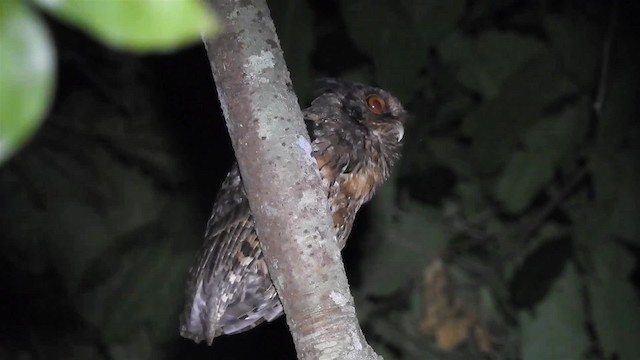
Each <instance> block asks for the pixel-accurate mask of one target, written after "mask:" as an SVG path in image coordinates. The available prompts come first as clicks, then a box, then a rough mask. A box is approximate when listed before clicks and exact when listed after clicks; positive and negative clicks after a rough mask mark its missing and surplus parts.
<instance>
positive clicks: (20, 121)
mask: <svg viewBox="0 0 640 360" xmlns="http://www.w3.org/2000/svg"><path fill="white" fill-rule="evenodd" d="M0 49H2V50H0V163H2V162H3V161H5V160H6V159H8V158H9V156H11V154H12V153H14V152H15V151H16V150H17V149H18V148H20V146H22V145H23V144H24V143H25V141H27V140H28V139H29V137H30V136H31V134H33V132H34V131H35V130H36V129H37V127H38V125H39V124H40V122H41V121H42V118H43V115H44V114H45V112H46V111H47V109H48V107H49V104H50V102H51V94H52V90H53V86H54V69H55V50H54V48H53V46H52V44H51V38H50V36H49V33H48V31H47V29H46V27H45V26H44V24H43V23H42V21H41V20H40V19H39V18H38V17H37V16H36V15H35V14H34V13H33V12H32V11H31V10H30V9H29V8H28V7H26V6H24V5H23V3H21V2H17V1H2V4H1V6H0Z"/></svg>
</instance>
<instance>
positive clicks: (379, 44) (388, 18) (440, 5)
mask: <svg viewBox="0 0 640 360" xmlns="http://www.w3.org/2000/svg"><path fill="white" fill-rule="evenodd" d="M340 4H341V7H342V13H343V16H344V18H345V19H349V21H347V22H346V24H347V29H348V31H349V35H350V36H351V38H352V39H353V41H354V42H355V44H356V46H358V48H359V49H360V50H361V51H363V52H364V53H366V54H368V55H369V56H370V57H371V59H372V60H373V62H374V65H375V74H376V77H377V81H378V83H379V85H380V86H382V87H384V88H387V89H389V90H392V91H393V92H394V93H395V94H396V95H397V96H399V97H400V98H404V99H407V98H408V97H410V96H413V95H414V92H415V91H416V90H417V89H418V88H420V87H421V86H422V80H421V79H420V76H419V75H420V72H421V71H422V69H423V68H424V67H425V66H426V65H427V63H428V57H429V48H430V46H432V45H433V44H434V43H435V42H436V41H438V40H439V39H440V38H441V37H443V36H445V35H446V34H447V33H448V32H449V31H451V30H452V29H453V28H454V27H455V25H456V23H457V21H458V19H459V18H460V16H461V15H462V12H463V11H464V4H465V2H464V1H463V0H452V1H444V2H443V1H437V0H427V1H424V0H423V1H417V0H402V1H396V2H390V1H386V0H375V1H366V0H351V1H342V2H340ZM399 44H401V45H399Z"/></svg>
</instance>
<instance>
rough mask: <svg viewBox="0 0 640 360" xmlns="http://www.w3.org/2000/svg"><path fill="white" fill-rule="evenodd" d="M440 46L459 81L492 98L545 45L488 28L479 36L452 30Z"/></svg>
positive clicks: (443, 56) (443, 55)
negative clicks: (470, 35) (469, 35)
mask: <svg viewBox="0 0 640 360" xmlns="http://www.w3.org/2000/svg"><path fill="white" fill-rule="evenodd" d="M438 49H439V50H440V54H441V56H442V58H443V60H444V61H445V62H447V63H449V64H451V65H453V66H454V67H456V68H457V77H458V81H460V82H461V83H462V84H464V85H465V86H466V87H468V88H469V89H472V90H475V91H477V92H479V93H480V94H481V95H482V96H484V97H485V98H488V99H490V98H493V97H495V96H497V95H498V93H499V92H500V89H501V87H502V84H503V82H504V81H505V80H506V79H507V78H508V77H509V76H510V75H511V74H513V73H514V72H515V71H517V70H518V69H519V68H520V67H521V66H522V65H523V64H524V63H525V62H526V61H527V60H529V59H530V58H531V57H533V56H534V55H535V54H537V53H539V52H540V51H541V50H542V49H543V46H542V44H541V43H540V41H538V40H535V39H533V38H531V37H526V36H522V35H516V34H513V33H507V32H499V31H487V32H485V33H483V34H482V35H480V36H479V37H478V38H471V37H468V36H464V35H462V34H460V33H458V32H456V33H452V34H451V35H449V36H448V37H447V38H446V39H445V40H444V41H442V42H441V44H440V46H439V47H438Z"/></svg>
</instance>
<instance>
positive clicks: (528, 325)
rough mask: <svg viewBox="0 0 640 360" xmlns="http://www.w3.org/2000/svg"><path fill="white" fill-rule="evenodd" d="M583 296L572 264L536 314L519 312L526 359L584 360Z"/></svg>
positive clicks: (538, 307)
mask: <svg viewBox="0 0 640 360" xmlns="http://www.w3.org/2000/svg"><path fill="white" fill-rule="evenodd" d="M580 298H581V293H580V278H579V276H578V274H577V271H576V269H575V267H574V266H573V265H569V266H567V267H566V268H565V270H564V274H563V275H562V277H561V278H559V279H558V280H557V282H556V283H555V284H554V286H553V287H552V289H551V291H550V292H549V295H547V297H546V298H545V299H544V301H543V302H541V303H540V305H538V306H537V307H536V309H535V310H534V312H533V314H532V315H530V314H528V313H526V312H522V313H521V314H520V324H521V328H522V359H523V360H540V359H562V360H573V359H575V360H582V359H583V357H582V356H583V354H585V353H586V352H587V350H588V349H589V338H588V336H587V332H586V327H585V326H586V319H585V315H584V309H583V307H581V306H580V302H576V299H580Z"/></svg>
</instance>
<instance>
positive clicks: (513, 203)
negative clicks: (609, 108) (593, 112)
mask: <svg viewBox="0 0 640 360" xmlns="http://www.w3.org/2000/svg"><path fill="white" fill-rule="evenodd" d="M588 115H589V107H588V103H587V101H586V99H583V100H582V101H579V102H578V103H576V104H575V105H573V106H571V107H569V108H567V109H566V110H565V111H564V112H563V113H561V114H559V115H557V116H549V117H546V118H542V119H540V120H539V121H538V122H537V123H536V124H534V125H533V126H531V127H530V128H529V129H528V130H527V133H526V134H525V136H524V139H523V144H522V149H521V150H519V151H517V152H516V153H515V154H513V156H512V157H511V159H510V160H509V162H508V163H507V166H506V168H505V169H504V171H503V172H502V175H501V176H500V178H499V179H498V182H497V185H496V188H495V196H496V198H497V199H498V200H499V201H500V202H501V203H502V204H503V205H504V207H505V208H506V210H507V211H509V212H511V213H517V212H520V211H522V210H523V209H525V208H526V207H527V206H528V205H529V203H530V202H531V200H532V199H533V198H534V197H535V196H536V195H537V194H538V193H539V192H540V190H541V189H542V188H543V186H544V184H545V183H546V182H547V181H549V180H551V178H552V177H553V174H554V172H555V171H556V169H557V168H558V167H559V166H560V165H561V164H562V163H563V162H565V161H566V160H567V159H570V158H571V154H572V152H574V151H575V150H576V147H577V146H578V145H579V144H581V143H582V142H583V141H584V136H585V135H586V131H587V126H588Z"/></svg>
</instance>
